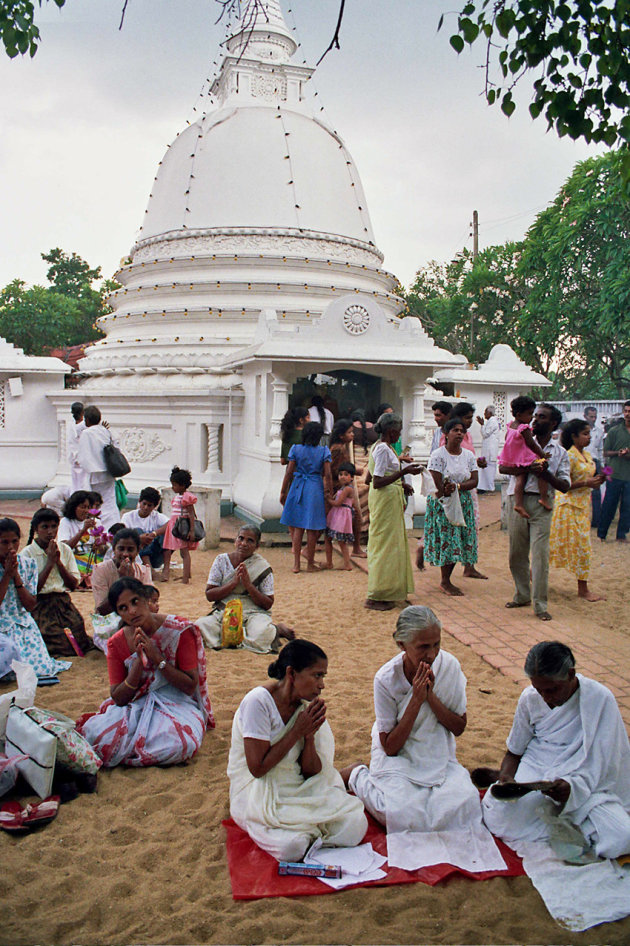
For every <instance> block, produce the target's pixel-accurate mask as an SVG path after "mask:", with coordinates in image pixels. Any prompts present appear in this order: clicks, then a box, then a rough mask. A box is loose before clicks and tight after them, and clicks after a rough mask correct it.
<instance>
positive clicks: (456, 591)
mask: <svg viewBox="0 0 630 946" xmlns="http://www.w3.org/2000/svg"><path fill="white" fill-rule="evenodd" d="M440 588H441V589H442V591H443V592H444V594H445V595H448V596H449V598H463V596H464V592H463V591H462V590H461V588H458V587H457V585H454V584H453V582H452V581H443V582H441V583H440Z"/></svg>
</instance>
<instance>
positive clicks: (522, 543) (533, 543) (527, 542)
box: [499, 404, 571, 621]
mask: <svg viewBox="0 0 630 946" xmlns="http://www.w3.org/2000/svg"><path fill="white" fill-rule="evenodd" d="M561 420H562V414H561V413H560V411H559V410H558V408H557V407H554V406H553V405H552V404H539V406H538V408H537V409H536V413H535V414H534V421H533V424H532V430H533V432H534V436H535V438H536V440H537V441H538V444H539V446H541V447H542V448H543V450H544V451H545V453H546V454H547V456H548V464H547V469H546V470H545V472H544V473H542V474H540V473H537V474H533V473H532V474H531V475H530V476H529V477H528V479H527V482H526V483H525V495H524V497H523V505H524V507H525V509H526V510H527V512H528V513H529V519H524V518H523V517H522V516H519V515H518V513H516V512H514V488H515V485H516V476H517V475H518V474H519V473H521V472H522V468H521V467H511V466H503V465H501V466H500V467H499V473H504V474H509V476H510V482H509V484H508V490H507V494H508V504H509V505H508V533H509V536H510V560H509V561H510V571H511V572H512V578H513V579H514V585H515V590H514V598H513V599H512V601H508V603H507V604H506V608H524V607H526V606H527V605H528V604H530V603H533V605H534V614H535V615H536V617H537V618H539V620H541V621H551V615H550V614H549V611H548V610H547V592H548V584H549V532H550V529H551V517H552V515H553V513H552V510H551V509H545V507H544V506H541V504H540V503H539V501H538V500H539V499H540V488H539V485H538V476H541V477H542V479H544V480H546V481H547V483H548V484H549V487H550V488H549V491H548V499H549V501H550V504H553V498H554V490H556V489H558V490H560V492H561V493H566V492H567V491H568V489H569V486H570V485H571V474H570V464H569V455H568V453H567V451H566V450H565V449H564V447H561V446H560V444H559V443H558V441H556V440H553V439H552V434H553V432H554V430H556V428H557V427H558V426H559V424H560V422H561ZM530 556H531V587H530Z"/></svg>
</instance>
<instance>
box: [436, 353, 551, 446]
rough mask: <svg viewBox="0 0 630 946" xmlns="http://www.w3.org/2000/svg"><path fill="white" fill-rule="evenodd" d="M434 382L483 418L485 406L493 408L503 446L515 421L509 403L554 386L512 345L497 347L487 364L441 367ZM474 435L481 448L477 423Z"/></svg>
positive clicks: (474, 440)
mask: <svg viewBox="0 0 630 946" xmlns="http://www.w3.org/2000/svg"><path fill="white" fill-rule="evenodd" d="M433 381H434V383H437V384H439V385H441V386H444V387H445V389H446V390H447V391H448V392H449V394H453V395H454V396H455V397H456V398H459V399H460V400H463V401H468V402H469V403H471V404H474V405H475V413H476V414H479V415H481V416H482V415H483V412H484V409H485V408H486V407H488V406H489V405H490V406H491V407H494V410H495V416H496V418H497V420H498V421H499V423H500V424H501V443H503V441H504V440H505V429H506V427H507V425H508V424H510V423H511V422H512V419H513V418H512V414H511V413H510V401H511V400H513V398H515V397H518V395H519V394H529V392H530V391H531V390H532V388H546V387H550V385H551V381H548V380H547V378H545V376H544V375H542V374H539V372H537V371H534V370H533V369H532V368H530V367H529V366H528V365H526V364H525V362H524V361H522V359H521V358H519V357H518V355H517V354H516V352H515V351H514V350H513V349H512V348H510V346H509V345H495V346H494V347H493V348H492V350H491V351H490V354H489V355H488V357H487V359H486V361H484V362H482V363H481V364H480V365H477V366H475V365H470V364H465V365H458V366H457V367H455V368H442V369H441V370H440V371H436V372H435V375H434V379H433ZM438 393H439V392H438ZM433 403H435V402H433ZM429 406H430V405H429ZM471 434H472V437H473V442H474V444H475V447H479V448H480V447H481V445H482V440H481V428H480V425H479V424H477V423H476V422H474V423H473V426H472V429H471Z"/></svg>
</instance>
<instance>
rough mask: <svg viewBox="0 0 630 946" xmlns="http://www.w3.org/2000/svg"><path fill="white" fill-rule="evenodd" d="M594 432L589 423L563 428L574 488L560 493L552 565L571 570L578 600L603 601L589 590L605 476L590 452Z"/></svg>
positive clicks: (572, 423) (579, 421)
mask: <svg viewBox="0 0 630 946" xmlns="http://www.w3.org/2000/svg"><path fill="white" fill-rule="evenodd" d="M590 441H591V429H590V427H589V425H588V424H587V423H586V421H585V420H583V419H582V418H576V419H575V420H570V421H569V422H568V423H567V424H565V425H564V427H563V428H562V434H561V436H560V442H561V444H562V446H563V447H564V449H565V450H567V451H568V454H569V460H570V462H571V485H570V486H569V490H568V492H566V493H560V492H556V497H555V502H554V508H553V519H552V520H551V535H550V537H549V564H550V565H555V566H556V567H557V568H568V569H569V571H570V572H573V574H574V575H575V577H576V578H577V583H578V592H577V593H578V597H579V598H585V599H586V600H587V601H603V600H604V596H603V595H598V594H595V593H594V592H593V591H590V590H589V587H588V577H589V572H590V568H591V490H592V489H596V488H597V487H598V486H601V484H602V483H603V481H604V480H605V476H603V475H600V476H595V461H594V460H593V458H592V457H591V455H590V453H589V452H588V451H587V450H586V447H588V445H589V443H590Z"/></svg>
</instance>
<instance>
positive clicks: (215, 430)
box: [204, 424, 224, 473]
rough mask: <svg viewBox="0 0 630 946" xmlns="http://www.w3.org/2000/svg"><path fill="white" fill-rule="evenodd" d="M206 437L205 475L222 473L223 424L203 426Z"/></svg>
mask: <svg viewBox="0 0 630 946" xmlns="http://www.w3.org/2000/svg"><path fill="white" fill-rule="evenodd" d="M204 427H205V428H206V437H207V444H208V449H207V459H206V473H222V472H223V431H224V425H223V424H204Z"/></svg>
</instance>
